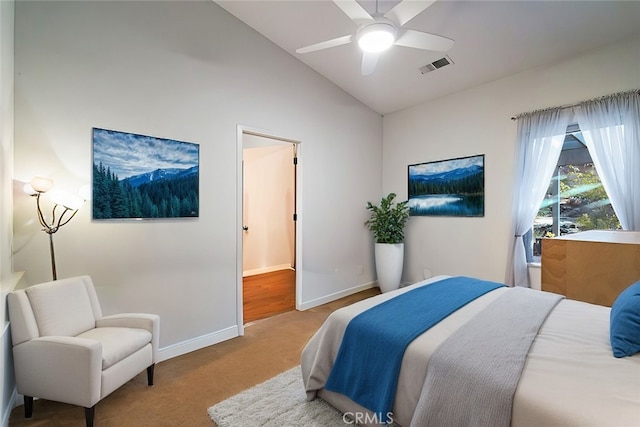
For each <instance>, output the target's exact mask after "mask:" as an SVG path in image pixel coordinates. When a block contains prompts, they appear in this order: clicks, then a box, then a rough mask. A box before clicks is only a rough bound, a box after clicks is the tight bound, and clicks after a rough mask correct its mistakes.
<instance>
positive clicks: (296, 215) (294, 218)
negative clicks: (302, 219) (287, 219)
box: [293, 213, 298, 221]
mask: <svg viewBox="0 0 640 427" xmlns="http://www.w3.org/2000/svg"><path fill="white" fill-rule="evenodd" d="M293 220H294V221H297V220H298V214H296V213H294V214H293Z"/></svg>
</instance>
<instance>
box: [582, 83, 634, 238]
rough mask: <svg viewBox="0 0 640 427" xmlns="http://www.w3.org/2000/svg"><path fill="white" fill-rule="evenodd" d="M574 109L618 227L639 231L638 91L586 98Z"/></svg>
mask: <svg viewBox="0 0 640 427" xmlns="http://www.w3.org/2000/svg"><path fill="white" fill-rule="evenodd" d="M576 113H577V116H578V124H579V126H580V129H581V130H582V135H584V139H585V143H586V145H587V148H588V149H589V154H591V158H592V159H593V163H594V165H595V167H596V170H597V171H598V176H599V177H600V181H602V185H603V186H604V189H605V191H606V192H607V195H608V196H609V200H611V205H612V206H613V210H614V211H615V212H616V215H617V216H618V219H619V220H620V224H621V225H622V228H623V229H624V230H636V231H640V93H639V92H638V91H635V92H628V93H621V94H616V95H612V96H609V97H606V98H602V99H597V100H592V101H586V102H583V103H581V104H580V107H579V108H577V109H576Z"/></svg>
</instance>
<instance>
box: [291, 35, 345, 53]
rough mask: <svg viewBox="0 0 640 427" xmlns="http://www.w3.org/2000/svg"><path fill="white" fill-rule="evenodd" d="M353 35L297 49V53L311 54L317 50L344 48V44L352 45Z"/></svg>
mask: <svg viewBox="0 0 640 427" xmlns="http://www.w3.org/2000/svg"><path fill="white" fill-rule="evenodd" d="M351 39H353V35H351V34H349V35H348V36H342V37H338V38H337V39H331V40H326V41H323V42H320V43H316V44H312V45H309V46H305V47H301V48H299V49H296V53H309V52H315V51H316V50H322V49H329V48H330V47H336V46H342V45H343V44H347V43H351Z"/></svg>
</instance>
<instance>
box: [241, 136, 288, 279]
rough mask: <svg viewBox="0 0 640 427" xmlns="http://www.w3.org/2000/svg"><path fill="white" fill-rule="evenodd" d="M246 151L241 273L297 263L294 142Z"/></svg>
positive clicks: (244, 159)
mask: <svg viewBox="0 0 640 427" xmlns="http://www.w3.org/2000/svg"><path fill="white" fill-rule="evenodd" d="M242 151H243V162H244V163H243V176H244V178H243V182H242V184H243V188H244V195H243V206H242V207H243V213H242V217H243V218H242V224H243V226H244V225H246V226H247V227H248V229H247V230H246V231H243V233H242V240H243V241H242V271H243V274H247V273H248V272H250V271H251V270H253V271H254V272H255V271H256V270H258V271H261V270H264V269H268V268H270V267H277V266H279V267H280V268H282V267H283V266H287V267H291V266H293V265H294V261H295V242H294V237H295V223H294V221H293V214H294V212H295V207H294V201H295V186H294V178H295V168H294V165H293V157H294V146H293V144H291V143H283V144H280V145H270V146H266V147H254V148H245V149H243V150H242Z"/></svg>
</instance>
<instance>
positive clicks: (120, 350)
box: [78, 328, 152, 370]
mask: <svg viewBox="0 0 640 427" xmlns="http://www.w3.org/2000/svg"><path fill="white" fill-rule="evenodd" d="M78 338H88V339H92V340H96V341H98V342H100V343H101V344H102V370H105V369H107V368H109V367H110V366H112V365H115V364H116V363H118V362H119V361H121V360H122V359H125V358H126V357H129V356H130V355H132V354H133V353H135V352H136V351H138V350H140V349H141V348H142V347H144V346H145V345H147V344H149V343H151V338H152V337H151V333H150V332H149V331H146V330H144V329H132V328H95V329H90V330H88V331H86V332H83V333H81V334H80V335H78Z"/></svg>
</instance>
